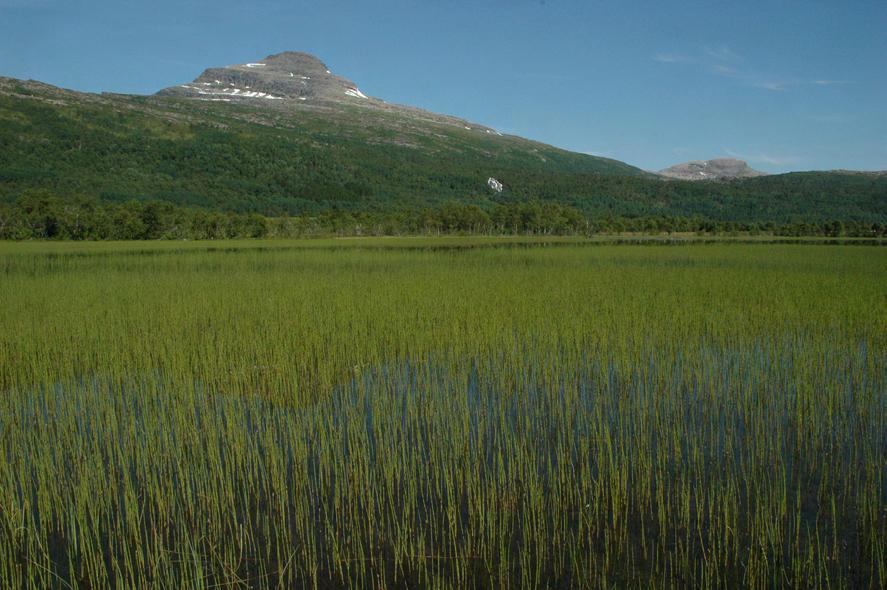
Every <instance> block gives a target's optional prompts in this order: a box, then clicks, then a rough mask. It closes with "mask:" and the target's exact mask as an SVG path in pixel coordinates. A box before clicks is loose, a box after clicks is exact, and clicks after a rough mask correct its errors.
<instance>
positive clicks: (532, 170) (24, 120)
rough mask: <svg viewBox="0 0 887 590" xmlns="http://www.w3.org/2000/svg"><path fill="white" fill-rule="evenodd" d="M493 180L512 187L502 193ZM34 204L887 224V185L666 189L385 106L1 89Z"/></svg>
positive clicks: (11, 145)
mask: <svg viewBox="0 0 887 590" xmlns="http://www.w3.org/2000/svg"><path fill="white" fill-rule="evenodd" d="M284 102H285V103H286V104H280V103H284ZM461 123H466V124H465V125H462V124H461ZM465 127H472V128H471V129H466V128H465ZM479 130H480V131H479ZM490 177H493V178H496V179H498V180H499V181H501V182H502V183H503V184H504V185H505V188H504V190H503V191H502V192H501V193H500V192H496V191H494V190H492V189H491V188H490V187H489V186H488V185H487V180H488V179H489V178H490ZM34 190H42V191H47V192H49V193H51V194H53V195H56V196H58V197H61V198H69V197H76V196H83V197H92V198H99V199H102V200H106V201H118V202H122V201H128V200H151V199H161V200H166V201H170V202H172V203H176V204H181V205H189V206H197V207H202V208H206V209H213V210H221V211H232V212H258V213H262V214H266V215H280V214H318V213H322V212H326V211H344V212H371V213H379V212H383V213H384V212H400V211H403V212H416V211H420V210H422V209H424V208H426V207H436V206H439V205H440V204H441V203H444V202H447V201H451V200H455V201H459V202H463V203H473V204H477V205H479V206H481V207H482V208H489V207H493V206H494V205H496V204H508V203H514V202H523V201H528V200H543V201H545V200H551V201H556V202H558V203H562V204H566V205H570V206H573V207H575V208H577V209H579V210H580V211H582V212H583V213H585V214H586V215H589V216H591V217H596V216H598V217H599V216H609V215H613V216H682V217H691V216H700V217H704V218H707V219H713V220H729V221H758V222H760V221H773V222H798V221H811V222H814V221H823V220H832V219H841V220H857V221H862V222H879V223H884V222H887V177H885V176H878V175H859V174H851V173H796V174H788V175H776V176H766V177H761V178H750V179H742V180H734V181H729V182H724V183H691V182H684V181H663V180H661V179H659V178H657V177H655V176H653V175H651V174H647V173H645V172H643V171H641V170H639V169H637V168H634V167H632V166H629V165H627V164H624V163H622V162H617V161H614V160H609V159H605V158H597V157H593V156H588V155H584V154H576V153H572V152H568V151H565V150H560V149H557V148H554V147H551V146H548V145H544V144H541V143H538V142H533V141H529V140H526V139H522V138H519V137H513V136H500V135H498V134H496V133H495V132H492V131H490V132H488V128H485V127H482V126H477V128H475V126H473V125H472V124H469V123H467V122H464V121H461V120H460V119H454V118H451V117H444V116H441V115H434V114H432V113H425V112H424V111H419V110H417V109H409V108H406V107H395V106H392V105H386V104H385V103H382V102H381V101H376V100H375V99H372V100H367V101H360V100H355V101H339V102H330V101H326V102H325V101H317V102H310V101H305V102H304V103H300V104H295V103H294V101H283V100H280V101H263V102H260V103H256V102H250V101H232V102H215V101H208V100H195V98H193V97H187V96H154V97H137V96H123V95H110V94H103V95H93V94H85V93H78V92H72V91H67V90H62V89H59V88H55V87H52V86H48V85H45V84H40V83H37V82H23V81H19V80H14V79H9V78H0V201H14V200H15V199H17V198H18V197H20V196H22V195H23V194H27V193H28V192H30V191H34Z"/></svg>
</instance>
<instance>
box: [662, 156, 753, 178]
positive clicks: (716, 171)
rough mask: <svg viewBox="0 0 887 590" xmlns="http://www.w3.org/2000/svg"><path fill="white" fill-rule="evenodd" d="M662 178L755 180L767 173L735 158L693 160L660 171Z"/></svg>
mask: <svg viewBox="0 0 887 590" xmlns="http://www.w3.org/2000/svg"><path fill="white" fill-rule="evenodd" d="M659 175H660V176H664V177H666V178H679V179H681V180H725V179H729V178H754V177H756V176H766V173H764V172H759V171H757V170H754V169H752V168H751V167H750V166H749V165H748V163H747V162H744V161H742V160H737V159H735V158H717V159H715V160H692V161H690V162H684V163H683V164H676V165H674V166H671V167H670V168H666V169H665V170H660V171H659Z"/></svg>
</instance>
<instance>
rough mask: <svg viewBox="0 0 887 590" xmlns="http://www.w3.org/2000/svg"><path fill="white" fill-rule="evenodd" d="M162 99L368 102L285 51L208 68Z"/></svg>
mask: <svg viewBox="0 0 887 590" xmlns="http://www.w3.org/2000/svg"><path fill="white" fill-rule="evenodd" d="M158 94H160V95H162V96H184V97H188V98H196V99H199V100H209V101H223V102H233V101H238V102H239V101H256V100H260V101H264V102H271V101H288V100H289V101H294V100H295V101H315V102H345V101H353V100H362V101H372V100H373V99H370V98H369V97H368V96H366V95H365V94H364V93H363V92H361V91H360V89H359V88H358V87H357V85H356V84H354V83H353V82H351V81H350V80H346V79H345V78H342V77H339V76H336V75H335V74H333V73H332V72H331V71H330V70H329V68H327V66H326V64H324V63H323V62H322V61H321V60H319V59H318V58H316V57H315V56H313V55H310V54H308V53H301V52H296V51H285V52H283V53H277V54H274V55H269V56H268V57H266V58H264V59H260V60H257V61H253V62H248V63H243V64H235V65H229V66H225V67H217V68H209V69H207V70H204V72H203V73H202V74H201V75H200V76H198V77H197V78H196V79H195V80H194V81H193V82H191V83H189V84H180V85H178V86H173V87H171V88H166V89H164V90H161V91H160V92H159V93H158Z"/></svg>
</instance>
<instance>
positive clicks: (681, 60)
mask: <svg viewBox="0 0 887 590" xmlns="http://www.w3.org/2000/svg"><path fill="white" fill-rule="evenodd" d="M653 61H656V62H659V63H664V64H695V65H697V66H699V67H701V68H702V69H703V70H704V71H706V72H708V73H709V74H712V75H714V76H720V77H722V78H730V79H732V80H737V81H740V82H742V83H744V84H746V85H748V86H753V87H755V88H761V89H763V90H769V91H771V92H784V91H786V90H788V89H789V88H792V87H798V86H823V87H825V86H840V85H845V84H853V81H851V80H831V79H828V78H817V79H799V78H781V77H774V76H766V75H763V74H760V73H758V72H756V71H754V70H753V69H750V68H744V67H742V65H741V63H742V62H744V61H745V58H744V57H743V56H742V55H740V54H739V53H737V52H736V51H733V50H732V49H730V48H729V47H727V46H726V45H723V46H720V47H716V48H712V47H704V48H703V49H702V50H701V51H700V52H699V53H698V54H697V55H689V56H688V55H682V54H674V53H657V54H656V55H654V56H653Z"/></svg>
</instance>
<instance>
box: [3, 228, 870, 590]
mask: <svg viewBox="0 0 887 590" xmlns="http://www.w3.org/2000/svg"><path fill="white" fill-rule="evenodd" d="M442 245H445V246H447V247H441V246H442ZM454 246H457V247H454ZM885 277H887V250H884V249H883V248H879V247H874V246H855V247H849V246H814V245H778V244H777V245H774V244H768V245H763V244H762V245H753V244H752V245H741V244H704V245H682V246H662V245H649V246H645V245H603V244H589V243H585V242H581V241H565V242H561V243H545V242H538V241H535V242H534V241H521V240H506V241H501V240H500V241H497V240H458V239H451V240H347V241H326V242H310V241H309V242H248V243H232V244H229V245H227V246H225V247H222V248H219V247H210V246H207V245H206V244H187V245H182V244H174V243H165V244H139V245H133V244H80V245H73V244H4V245H0V392H2V396H0V587H4V588H52V587H56V588H103V587H117V588H134V587H163V588H222V587H229V588H241V587H242V588H273V587H283V588H289V587H307V588H317V587H354V586H356V587H374V588H385V587H388V588H393V587H405V588H406V587H409V588H416V587H425V588H449V587H461V588H466V587H478V588H542V587H558V586H562V587H574V588H579V587H589V588H598V587H638V588H648V587H725V586H732V587H735V586H739V585H741V586H748V587H753V588H767V587H783V586H789V587H794V588H797V587H831V588H842V587H854V588H879V587H884V586H885V585H887V497H885V494H887V356H885V352H887V300H885V292H887V291H885V287H887V279H885Z"/></svg>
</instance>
